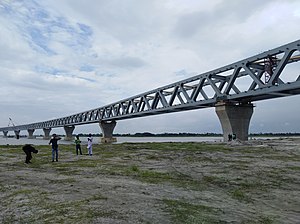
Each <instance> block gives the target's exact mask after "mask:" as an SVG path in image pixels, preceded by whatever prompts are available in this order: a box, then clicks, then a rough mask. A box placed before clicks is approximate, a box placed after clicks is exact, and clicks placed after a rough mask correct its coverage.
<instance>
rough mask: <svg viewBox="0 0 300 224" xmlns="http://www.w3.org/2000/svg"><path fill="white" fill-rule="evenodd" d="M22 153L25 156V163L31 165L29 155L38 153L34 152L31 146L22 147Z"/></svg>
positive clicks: (30, 156)
mask: <svg viewBox="0 0 300 224" xmlns="http://www.w3.org/2000/svg"><path fill="white" fill-rule="evenodd" d="M22 149H23V151H24V152H25V154H26V159H25V163H27V164H28V163H31V162H30V160H31V159H32V155H31V153H32V152H33V153H38V152H39V151H38V150H36V149H35V148H34V147H33V146H32V145H29V144H26V145H24V146H23V147H22Z"/></svg>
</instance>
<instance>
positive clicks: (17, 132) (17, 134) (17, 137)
mask: <svg viewBox="0 0 300 224" xmlns="http://www.w3.org/2000/svg"><path fill="white" fill-rule="evenodd" d="M14 132H15V137H16V139H19V138H20V130H15V131H14Z"/></svg>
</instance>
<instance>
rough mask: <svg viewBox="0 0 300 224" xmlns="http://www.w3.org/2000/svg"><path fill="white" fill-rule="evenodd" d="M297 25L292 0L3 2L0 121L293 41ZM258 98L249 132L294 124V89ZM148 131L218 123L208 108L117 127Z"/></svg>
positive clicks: (58, 109) (299, 120) (297, 4)
mask: <svg viewBox="0 0 300 224" xmlns="http://www.w3.org/2000/svg"><path fill="white" fill-rule="evenodd" d="M299 23H300V1H298V0H285V1H282V0H266V1H261V0H210V1H206V0H164V1H162V0H97V1H95V0H84V1H82V0H60V1H53V0H39V1H38V0H26V1H25V0H0V36H1V39H0V76H1V88H0V106H1V107H0V127H4V126H7V125H8V123H9V117H11V118H12V120H13V122H14V123H15V124H16V125H21V124H27V123H33V122H39V121H44V120H49V119H53V118H59V117H63V116H67V115H71V114H74V113H79V112H82V111H86V110H89V109H93V108H97V107H100V106H104V105H106V104H109V103H113V102H115V101H118V100H121V99H124V98H127V97H131V96H133V95H136V94H139V93H142V92H145V91H148V90H151V89H155V88H158V87H160V86H164V85H166V84H170V83H173V82H175V81H179V80H182V79H185V78H188V77H190V76H193V75H196V74H201V73H204V72H207V71H210V70H213V69H216V68H218V67H221V66H224V65H227V64H230V63H233V62H235V61H238V60H241V59H244V58H247V57H250V56H252V55H254V54H258V53H261V52H263V51H266V50H269V49H272V48H275V47H278V46H281V45H284V44H286V43H289V42H292V41H295V40H298V39H300V29H299ZM255 105H256V107H255V111H254V114H253V117H252V120H251V125H250V132H300V116H299V113H300V106H299V105H300V97H299V96H293V97H286V98H281V99H275V100H268V101H262V102H256V103H255ZM60 131H61V132H62V133H63V131H62V129H61V130H58V131H57V132H58V133H59V132H60ZM146 131H149V132H155V133H161V132H196V133H206V132H218V133H221V131H222V130H221V125H220V123H219V121H218V118H217V115H216V114H215V111H214V108H211V109H202V110H196V111H188V112H180V113H173V114H167V115H158V116H151V117H145V118H136V119H131V120H124V121H119V122H118V124H117V127H116V129H115V132H116V133H135V132H146ZM80 132H100V128H99V126H98V125H97V124H93V125H85V126H78V127H76V129H75V133H80Z"/></svg>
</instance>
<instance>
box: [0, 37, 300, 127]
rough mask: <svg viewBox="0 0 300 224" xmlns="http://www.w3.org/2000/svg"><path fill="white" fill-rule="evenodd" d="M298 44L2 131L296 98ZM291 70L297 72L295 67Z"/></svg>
mask: <svg viewBox="0 0 300 224" xmlns="http://www.w3.org/2000/svg"><path fill="white" fill-rule="evenodd" d="M299 61H300V40H297V41H295V42H292V43H289V44H286V45H284V46H281V47H277V48H275V49H272V50H269V51H266V52H263V53H260V54H257V55H255V56H253V57H249V58H246V59H244V60H241V61H238V62H235V63H232V64H229V65H226V66H224V67H221V68H218V69H215V70H213V71H210V72H206V73H203V74H199V75H196V76H194V77H191V78H188V79H184V80H182V81H179V82H175V83H172V84H169V85H166V86H163V87H160V88H157V89H154V90H151V91H148V92H145V93H142V94H139V95H136V96H133V97H130V98H127V99H124V100H120V101H118V102H115V103H112V104H109V105H106V106H102V107H98V108H96V109H91V110H88V111H84V112H81V113H77V114H73V115H70V116H66V117H61V118H57V119H52V120H48V121H42V122H37V123H31V124H25V125H18V126H10V127H2V128H0V131H3V132H5V131H17V130H35V129H44V128H56V127H64V126H76V125H83V124H90V123H99V122H101V121H104V122H105V121H116V120H122V119H131V118H135V117H144V116H150V115H156V114H164V113H173V112H177V111H185V110H194V109H201V108H207V107H214V106H215V105H216V104H217V103H218V102H230V103H232V104H237V105H238V104H249V103H251V102H254V101H259V100H266V99H271V98H277V97H285V96H291V95H296V94H300V76H299V75H300V69H299V67H300V66H299V65H300V63H299ZM296 65H297V66H298V67H296Z"/></svg>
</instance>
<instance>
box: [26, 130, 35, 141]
mask: <svg viewBox="0 0 300 224" xmlns="http://www.w3.org/2000/svg"><path fill="white" fill-rule="evenodd" d="M27 131H28V138H29V139H33V138H34V136H33V132H34V129H28V130H27Z"/></svg>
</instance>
